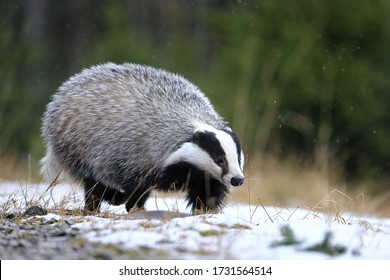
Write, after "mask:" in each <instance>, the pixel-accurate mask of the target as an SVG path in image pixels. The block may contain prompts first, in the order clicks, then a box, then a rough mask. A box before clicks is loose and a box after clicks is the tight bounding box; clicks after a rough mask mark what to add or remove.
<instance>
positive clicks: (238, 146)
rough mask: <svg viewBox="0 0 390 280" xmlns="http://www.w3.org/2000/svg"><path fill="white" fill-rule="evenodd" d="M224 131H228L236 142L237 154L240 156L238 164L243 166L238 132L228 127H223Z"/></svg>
mask: <svg viewBox="0 0 390 280" xmlns="http://www.w3.org/2000/svg"><path fill="white" fill-rule="evenodd" d="M222 130H223V131H224V132H226V133H227V134H229V135H230V136H231V137H232V139H233V141H234V143H235V144H236V147H237V156H238V164H239V165H240V166H241V160H242V159H241V144H240V140H238V137H237V134H236V133H235V132H233V131H231V130H226V129H222Z"/></svg>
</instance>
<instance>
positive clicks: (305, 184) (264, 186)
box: [232, 158, 390, 217]
mask: <svg viewBox="0 0 390 280" xmlns="http://www.w3.org/2000/svg"><path fill="white" fill-rule="evenodd" d="M245 173H246V181H245V184H244V185H243V186H242V187H240V188H237V189H234V190H233V197H232V198H233V199H234V200H238V201H240V202H243V203H250V204H255V205H259V206H261V205H273V206H277V207H290V208H296V207H299V208H306V209H309V210H312V211H321V212H333V213H336V216H341V215H342V213H345V212H350V213H355V214H357V215H361V214H365V215H370V214H372V215H379V216H386V217H390V204H389V203H388V201H389V199H390V191H389V192H387V193H385V194H383V193H382V194H381V195H378V196H375V195H374V194H373V193H372V192H371V190H370V189H372V188H374V187H375V184H376V183H377V182H374V181H361V182H359V183H358V184H355V185H353V186H351V185H348V183H347V182H345V181H344V180H342V179H340V178H341V176H340V175H339V174H329V172H323V170H322V169H321V167H318V166H313V165H307V164H305V163H300V162H299V161H293V160H286V161H284V162H280V161H278V160H275V159H274V158H266V159H257V160H253V161H251V162H250V163H248V164H247V167H246V172H245Z"/></svg>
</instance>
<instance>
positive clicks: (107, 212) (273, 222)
mask: <svg viewBox="0 0 390 280" xmlns="http://www.w3.org/2000/svg"><path fill="white" fill-rule="evenodd" d="M26 204H27V205H32V204H38V205H41V206H43V207H45V208H47V209H48V210H49V214H47V215H46V216H45V218H47V219H52V218H55V219H57V220H61V219H71V220H72V221H73V224H72V227H75V228H78V229H80V231H82V232H83V234H84V235H83V238H85V239H86V240H87V241H89V242H95V243H96V244H97V246H99V244H110V245H113V246H118V247H120V248H121V249H128V250H135V251H141V252H143V254H147V252H153V253H154V254H153V255H152V256H155V255H159V256H160V258H165V259H269V260H272V259H284V260H289V259H317V260H324V259H364V260H367V259H390V219H385V218H379V217H368V216H358V215H356V214H353V213H347V212H346V213H342V214H340V213H338V214H337V215H336V214H335V213H331V212H318V211H313V210H310V209H304V208H278V207H272V206H268V207H265V208H263V207H261V206H258V205H248V204H241V203H235V202H234V201H229V203H228V205H227V206H226V208H225V209H224V210H223V212H222V213H219V214H204V215H198V216H192V215H190V213H189V210H188V209H186V203H185V202H184V201H183V199H181V198H180V197H160V196H158V195H156V196H154V197H151V198H150V199H149V200H148V201H147V204H146V209H147V210H148V211H145V212H138V213H130V214H128V213H126V211H125V208H124V206H110V205H108V204H104V205H103V207H102V211H101V212H102V213H101V214H99V215H95V216H80V215H75V216H62V215H61V214H59V213H61V211H58V210H59V209H70V210H77V209H81V208H82V207H83V192H82V190H81V189H80V188H79V187H77V186H76V185H70V184H59V185H57V186H54V187H51V188H49V189H48V186H47V185H46V184H35V185H34V184H28V185H27V184H24V183H15V182H1V181H0V209H2V211H6V212H23V211H24V210H25V209H26ZM75 213H77V211H75ZM283 226H288V228H289V229H291V231H292V232H293V234H294V239H295V240H296V241H297V242H296V244H293V245H278V246H274V245H273V244H275V243H277V242H281V241H283V240H284V239H285V238H286V237H284V236H283V235H282V233H281V229H282V227H283ZM327 233H331V234H332V238H331V239H330V242H329V243H330V245H331V246H332V247H337V246H338V247H339V248H340V247H341V248H343V250H342V252H339V253H338V254H328V253H324V252H320V251H308V250H307V249H308V248H310V247H313V246H315V245H318V244H321V243H323V242H324V239H325V236H326V234H327ZM143 256H144V257H147V256H145V255H143Z"/></svg>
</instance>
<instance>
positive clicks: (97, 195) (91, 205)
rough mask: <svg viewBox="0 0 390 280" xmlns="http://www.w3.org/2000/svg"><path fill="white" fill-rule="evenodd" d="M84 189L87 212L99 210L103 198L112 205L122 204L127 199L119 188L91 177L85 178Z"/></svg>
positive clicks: (85, 209)
mask: <svg viewBox="0 0 390 280" xmlns="http://www.w3.org/2000/svg"><path fill="white" fill-rule="evenodd" d="M84 190H85V193H84V199H85V206H84V211H85V212H98V211H99V209H100V204H101V202H102V200H103V199H104V200H106V201H108V203H110V204H112V205H120V204H123V203H124V202H125V201H126V197H125V196H124V194H123V193H121V192H120V191H119V190H117V189H111V188H109V187H106V186H104V185H103V184H101V183H99V182H97V181H96V180H93V179H90V178H85V179H84Z"/></svg>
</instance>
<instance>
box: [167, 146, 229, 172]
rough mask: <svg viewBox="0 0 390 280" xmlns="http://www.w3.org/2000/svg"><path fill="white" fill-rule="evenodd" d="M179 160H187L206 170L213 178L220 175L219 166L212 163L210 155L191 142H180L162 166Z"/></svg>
mask: <svg viewBox="0 0 390 280" xmlns="http://www.w3.org/2000/svg"><path fill="white" fill-rule="evenodd" d="M180 162H187V163H189V164H192V165H194V166H196V167H197V168H199V169H200V170H207V171H208V172H209V173H210V174H211V175H212V176H213V177H214V178H220V177H221V175H222V170H221V168H220V167H219V166H218V165H216V164H215V163H214V160H213V159H212V158H211V157H210V155H209V154H208V153H207V152H205V151H204V150H202V149H201V148H200V147H199V146H198V145H196V144H194V143H192V142H185V143H184V144H182V145H181V146H180V148H179V149H177V150H176V151H175V152H173V153H172V154H171V155H170V156H169V157H168V158H167V159H166V160H165V161H164V164H163V166H164V167H167V166H169V165H173V164H176V163H180Z"/></svg>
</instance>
